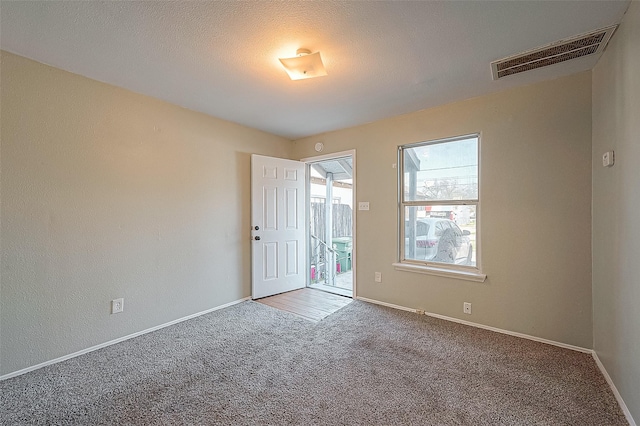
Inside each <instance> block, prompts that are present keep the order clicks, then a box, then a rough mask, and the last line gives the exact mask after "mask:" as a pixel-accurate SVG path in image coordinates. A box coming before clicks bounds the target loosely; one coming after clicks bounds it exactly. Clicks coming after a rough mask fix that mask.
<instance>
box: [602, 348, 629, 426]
mask: <svg viewBox="0 0 640 426" xmlns="http://www.w3.org/2000/svg"><path fill="white" fill-rule="evenodd" d="M592 354H593V359H594V360H595V361H596V365H597V366H598V368H599V369H600V372H601V373H602V375H603V376H604V378H605V380H606V381H607V383H609V387H610V388H611V391H612V392H613V395H614V396H615V397H616V400H617V401H618V405H620V409H621V410H622V412H623V413H624V416H625V417H626V418H627V421H628V422H629V425H630V426H636V422H635V421H634V420H633V417H632V416H631V412H630V411H629V408H627V404H625V403H624V400H623V399H622V396H621V395H620V392H618V388H616V385H615V384H613V380H611V376H609V373H608V372H607V369H606V368H604V364H603V363H602V362H601V361H600V358H598V354H597V353H596V351H592Z"/></svg>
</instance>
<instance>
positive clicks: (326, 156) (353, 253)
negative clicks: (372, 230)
mask: <svg viewBox="0 0 640 426" xmlns="http://www.w3.org/2000/svg"><path fill="white" fill-rule="evenodd" d="M349 156H351V161H352V162H353V166H352V169H353V191H352V192H351V197H352V200H351V205H352V206H353V207H352V212H351V214H352V215H353V217H352V219H353V222H352V223H353V229H352V234H353V236H352V241H353V242H352V249H351V270H352V271H353V275H352V277H353V283H352V285H353V289H352V291H353V292H352V298H353V299H354V300H355V299H356V287H357V286H356V271H357V268H356V265H357V259H358V256H357V255H356V250H357V244H356V234H357V232H356V229H357V228H356V217H357V214H356V209H357V206H358V202H357V200H358V198H357V197H356V150H355V149H350V150H348V151H340V152H332V153H329V154H323V155H318V156H316V157H306V158H302V159H301V160H300V161H301V162H303V163H305V164H306V165H307V177H306V179H307V182H306V191H305V192H306V194H305V197H306V200H305V222H306V224H307V244H306V245H307V247H306V253H307V254H306V265H307V266H306V272H307V278H306V279H307V287H308V286H309V270H310V264H309V256H310V252H309V241H310V240H311V235H310V232H311V231H310V229H309V221H310V220H311V218H310V217H309V205H310V202H311V191H310V188H309V184H310V181H311V179H310V177H311V174H310V173H308V168H309V163H318V162H321V161H325V160H334V159H336V158H342V157H349Z"/></svg>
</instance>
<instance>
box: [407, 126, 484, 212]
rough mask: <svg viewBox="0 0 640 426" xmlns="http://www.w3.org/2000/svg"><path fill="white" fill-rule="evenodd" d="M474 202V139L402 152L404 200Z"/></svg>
mask: <svg viewBox="0 0 640 426" xmlns="http://www.w3.org/2000/svg"><path fill="white" fill-rule="evenodd" d="M477 199H478V138H477V137H472V138H469V139H463V140H457V141H451V142H440V143H434V144H428V145H421V146H415V147H412V148H405V149H404V201H425V200H427V201H428V200H433V201H447V200H477Z"/></svg>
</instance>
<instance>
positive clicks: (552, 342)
mask: <svg viewBox="0 0 640 426" xmlns="http://www.w3.org/2000/svg"><path fill="white" fill-rule="evenodd" d="M357 299H358V300H362V301H364V302H369V303H375V304H376V305H382V306H388V307H390V308H395V309H400V310H402V311H409V312H417V309H413V308H407V307H405V306H398V305H393V304H391V303H386V302H380V301H379V300H373V299H367V298H364V297H358V298H357ZM424 315H427V316H430V317H434V318H439V319H443V320H446V321H451V322H456V323H458V324H464V325H468V326H471V327H477V328H482V329H484V330H489V331H495V332H496V333H502V334H508V335H509V336H515V337H520V338H523V339H528V340H533V341H536V342H541V343H546V344H548V345H553V346H558V347H561V348H565V349H571V350H572V351H578V352H584V353H587V354H590V353H593V351H592V350H591V349H587V348H582V347H580V346H574V345H569V344H567V343H562V342H556V341H555V340H548V339H543V338H542V337H536V336H531V335H529V334H523V333H517V332H515V331H509V330H504V329H502V328H497V327H491V326H489V325H484V324H478V323H475V322H471V321H465V320H461V319H458V318H453V317H448V316H445V315H440V314H433V313H431V312H425V313H424Z"/></svg>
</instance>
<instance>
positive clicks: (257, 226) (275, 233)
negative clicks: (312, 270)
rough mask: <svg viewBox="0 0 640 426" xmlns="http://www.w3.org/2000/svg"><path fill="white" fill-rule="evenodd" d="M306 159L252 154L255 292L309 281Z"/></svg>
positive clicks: (272, 291)
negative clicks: (306, 254)
mask: <svg viewBox="0 0 640 426" xmlns="http://www.w3.org/2000/svg"><path fill="white" fill-rule="evenodd" d="M305 171H306V166H305V164H304V163H301V162H299V161H293V160H285V159H282V158H273V157H265V156H263V155H255V154H254V155H252V156H251V227H252V231H251V233H252V238H251V239H252V242H251V246H252V247H251V257H252V262H251V264H252V280H251V281H252V282H251V298H252V299H259V298H261V297H266V296H271V295H273V294H278V293H283V292H285V291H291V290H295V289H298V288H302V287H304V286H305V285H306V273H305V271H306V268H305V265H306V260H305V247H306V245H305V239H306V229H305V226H304V218H305V210H304V207H305V204H304V203H305V196H304V191H305V182H306V181H305Z"/></svg>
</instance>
